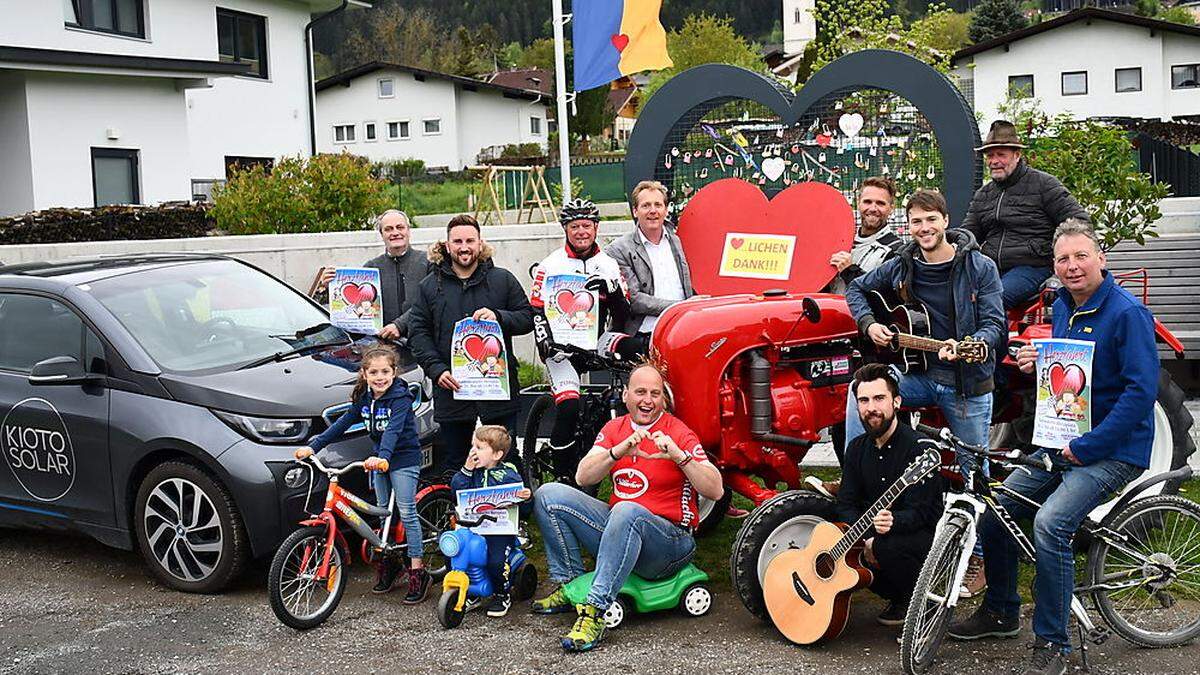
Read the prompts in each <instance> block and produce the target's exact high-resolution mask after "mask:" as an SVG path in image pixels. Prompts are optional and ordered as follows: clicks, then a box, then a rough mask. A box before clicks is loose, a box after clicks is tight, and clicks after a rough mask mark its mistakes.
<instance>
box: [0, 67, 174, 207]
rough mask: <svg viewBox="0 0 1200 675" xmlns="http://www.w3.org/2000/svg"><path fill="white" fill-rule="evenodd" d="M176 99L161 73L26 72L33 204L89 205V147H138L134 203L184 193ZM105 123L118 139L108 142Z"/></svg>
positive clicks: (42, 205)
mask: <svg viewBox="0 0 1200 675" xmlns="http://www.w3.org/2000/svg"><path fill="white" fill-rule="evenodd" d="M182 98H183V97H182V95H181V94H180V93H179V92H178V91H176V89H175V85H174V82H172V81H171V80H169V79H163V78H141V77H114V76H107V75H80V74H73V73H49V72H29V73H27V74H26V99H27V106H28V112H29V133H28V138H29V143H30V148H31V157H32V174H33V184H34V208H37V209H44V208H49V207H52V206H92V205H94V203H95V201H94V196H93V192H92V160H91V148H93V147H97V148H99V147H105V148H123V149H132V150H138V163H139V171H138V173H139V177H140V196H141V202H142V203H144V204H153V203H157V202H162V201H168V200H176V199H188V198H189V197H190V196H191V186H190V182H189V180H188V167H187V163H186V162H185V161H181V159H182V158H185V157H186V156H187V139H188V124H187V116H186V114H185V112H184V108H183V100H182ZM109 129H114V130H117V131H119V138H117V139H115V140H110V139H109V138H108V130H109ZM0 206H2V207H3V209H0V210H3V211H8V212H10V213H17V212H21V211H22V209H15V210H14V209H11V208H9V206H8V204H6V203H0Z"/></svg>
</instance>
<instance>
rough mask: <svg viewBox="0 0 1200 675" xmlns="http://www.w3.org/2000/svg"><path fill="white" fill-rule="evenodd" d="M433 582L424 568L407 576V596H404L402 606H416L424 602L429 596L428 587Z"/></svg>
mask: <svg viewBox="0 0 1200 675" xmlns="http://www.w3.org/2000/svg"><path fill="white" fill-rule="evenodd" d="M432 582H433V580H432V579H430V578H429V572H426V571H425V568H424V567H422V568H421V569H419V570H418V569H415V570H412V571H411V572H409V575H408V595H405V596H404V604H406V605H416V604H420V603H422V602H424V601H425V596H426V595H429V585H430V584H431V583H432Z"/></svg>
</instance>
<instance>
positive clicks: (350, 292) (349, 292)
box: [342, 284, 375, 305]
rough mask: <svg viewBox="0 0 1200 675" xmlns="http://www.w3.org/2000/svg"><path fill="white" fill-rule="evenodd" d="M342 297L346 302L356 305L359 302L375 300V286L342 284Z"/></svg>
mask: <svg viewBox="0 0 1200 675" xmlns="http://www.w3.org/2000/svg"><path fill="white" fill-rule="evenodd" d="M342 297H343V298H345V299H346V304H348V305H357V304H358V303H360V302H374V301H375V287H374V286H372V285H371V284H362V285H359V284H346V285H345V286H342Z"/></svg>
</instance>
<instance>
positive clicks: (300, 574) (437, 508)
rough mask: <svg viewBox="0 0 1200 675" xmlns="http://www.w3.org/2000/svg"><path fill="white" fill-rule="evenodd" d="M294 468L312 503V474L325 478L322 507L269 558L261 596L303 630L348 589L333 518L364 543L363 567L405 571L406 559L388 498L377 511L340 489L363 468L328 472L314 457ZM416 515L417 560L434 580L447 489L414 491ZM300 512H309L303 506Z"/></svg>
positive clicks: (447, 510) (440, 569)
mask: <svg viewBox="0 0 1200 675" xmlns="http://www.w3.org/2000/svg"><path fill="white" fill-rule="evenodd" d="M299 463H300V464H301V465H302V466H304V467H306V468H308V469H309V479H308V485H309V497H310V498H311V496H312V493H313V490H314V489H315V487H316V482H315V481H314V480H313V478H314V474H313V470H314V469H315V470H316V471H318V472H320V473H322V474H324V475H325V477H326V479H327V480H328V487H327V488H326V491H325V506H324V508H323V509H322V510H321V512H320V513H319V514H315V515H312V517H310V518H308V519H307V520H304V521H301V522H300V529H298V530H296V531H295V532H293V533H292V534H291V535H290V536H288V538H287V539H285V540H284V541H283V544H281V545H280V547H279V550H278V551H276V552H275V557H274V559H273V560H272V561H271V570H270V572H269V573H268V574H267V592H268V594H269V596H270V598H271V609H272V610H273V611H274V612H275V616H276V617H278V618H279V620H280V621H281V622H283V623H284V624H285V625H288V626H291V627H292V628H295V629H297V630H308V629H309V628H315V627H316V626H319V625H321V624H322V623H324V622H325V620H326V619H328V618H329V617H330V616H331V615H332V614H333V611H334V610H335V609H337V606H338V603H339V602H341V599H342V595H343V594H344V593H345V591H346V569H345V568H346V566H347V565H349V564H350V547H349V545H348V544H347V543H346V538H345V535H344V534H343V533H342V531H341V530H340V529H339V528H338V521H339V520H341V521H342V522H344V523H345V524H346V525H348V526H349V527H350V529H351V530H352V531H353V532H354V533H356V534H357V535H359V536H360V537H362V548H361V557H362V559H363V561H364V562H366V563H367V564H374V563H377V562H379V561H380V560H381V559H382V558H390V559H392V560H394V561H395V563H396V564H397V565H401V566H405V567H406V566H407V564H408V558H409V557H411V554H410V553H409V551H408V544H407V542H406V540H405V536H404V525H403V524H402V523H400V522H399V518H397V517H396V515H395V509H394V507H395V499H396V496H395V493H394V492H393V493H392V497H391V499H389V500H388V505H387V506H386V507H385V506H376V505H375V504H373V503H370V502H368V501H366V500H364V499H362V498H360V497H358V496H356V495H355V494H353V493H352V492H350V491H349V490H347V489H346V488H343V487H342V486H341V485H339V484H338V483H339V478H340V477H341V476H342V475H343V474H345V473H347V472H349V471H352V470H354V469H359V468H362V466H363V462H353V463H351V464H347V465H346V466H344V467H342V468H340V469H332V468H329V467H327V466H325V465H324V464H322V463H321V460H320V459H319V458H318V457H317V455H315V454H313V455H310V456H308V457H307V458H306V459H305V460H301V461H300V462H299ZM384 470H385V471H386V469H384ZM416 509H417V518H418V519H420V521H421V541H422V544H423V548H424V550H423V551H422V552H421V557H422V558H423V559H424V561H425V564H426V569H427V570H428V571H429V573H430V575H432V576H435V577H436V576H439V575H441V574H443V573H445V571H446V568H447V561H446V560H445V559H444V558H443V556H442V554H441V552H440V550H439V549H438V546H437V541H438V537H439V536H440V535H441V534H442V532H445V531H446V530H448V529H450V527H451V525H450V520H451V516H452V514H453V513H454V498H453V495H452V494H451V491H450V488H449V487H448V486H446V485H441V484H435V485H427V486H425V487H424V488H422V489H420V490H418V491H417V495H416ZM305 511H306V512H307V511H308V503H307V502H306V503H305ZM359 514H364V515H367V516H371V517H375V518H382V519H383V520H382V523H381V525H380V527H378V528H377V529H372V528H371V527H370V526H369V525H367V523H366V522H365V521H364V520H363V518H362V516H361V515H359Z"/></svg>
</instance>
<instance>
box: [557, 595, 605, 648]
mask: <svg viewBox="0 0 1200 675" xmlns="http://www.w3.org/2000/svg"><path fill="white" fill-rule="evenodd" d="M575 611H577V612H579V618H577V619H575V625H574V626H572V627H571V630H569V631H567V634H566V635H564V636H563V638H562V646H563V649H565V650H567V651H569V652H586V651H591V650H592V649H595V648H596V646H597V645H599V644H600V641H601V640H603V639H604V610H601V609H599V608H598V607H596V606H594V605H575Z"/></svg>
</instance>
